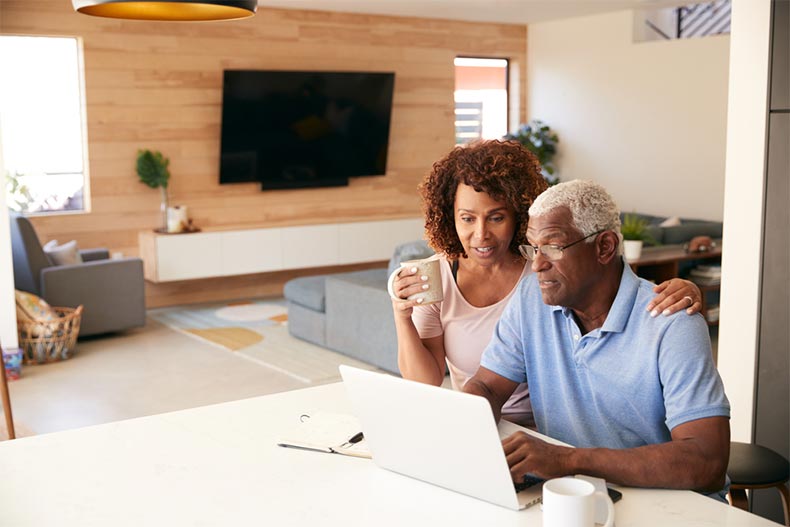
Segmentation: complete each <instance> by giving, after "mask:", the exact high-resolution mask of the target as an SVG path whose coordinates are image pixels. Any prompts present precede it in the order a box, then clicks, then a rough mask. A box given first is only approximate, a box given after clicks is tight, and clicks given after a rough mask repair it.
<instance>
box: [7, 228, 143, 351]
mask: <svg viewBox="0 0 790 527" xmlns="http://www.w3.org/2000/svg"><path fill="white" fill-rule="evenodd" d="M10 219H11V253H12V256H13V260H14V287H15V288H16V289H19V290H20V291H26V292H28V293H33V294H34V295H36V296H39V297H41V298H43V299H44V300H45V301H46V302H47V303H48V304H49V305H51V306H60V307H77V306H79V305H82V306H83V312H82V323H81V324H80V333H79V336H80V337H85V336H90V335H97V334H101V333H109V332H113V331H121V330H124V329H130V328H134V327H139V326H143V325H145V281H144V278H143V261H142V260H141V259H140V258H121V259H118V260H113V259H110V254H109V251H107V249H89V250H83V251H80V256H81V257H82V260H83V263H80V264H75V265H54V264H53V263H52V262H51V261H50V259H49V257H48V256H47V254H46V253H45V252H44V249H43V248H42V247H41V242H39V240H38V236H37V235H36V231H35V229H34V228H33V224H32V223H30V220H28V219H27V218H26V217H24V216H21V215H19V214H16V213H13V212H12V213H11V218H10Z"/></svg>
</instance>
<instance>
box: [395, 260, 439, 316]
mask: <svg viewBox="0 0 790 527" xmlns="http://www.w3.org/2000/svg"><path fill="white" fill-rule="evenodd" d="M441 263H442V262H441V260H440V259H439V257H438V256H437V255H433V256H431V257H430V258H425V259H424V260H408V261H405V262H401V263H400V267H399V268H398V269H395V271H393V272H392V274H391V275H390V277H389V279H388V280H387V291H388V292H389V294H390V297H391V298H392V299H393V300H395V301H397V302H406V301H409V300H417V299H419V298H422V302H420V305H421V306H426V305H428V304H435V303H436V302H441V301H442V299H443V298H444V295H443V294H442V272H441V268H440V265H441ZM414 267H416V268H417V272H416V273H414V276H426V277H427V278H428V279H427V280H425V281H424V282H422V283H423V284H427V285H428V289H426V290H425V291H419V292H417V293H414V294H412V295H409V297H408V298H398V297H397V296H395V292H394V291H393V290H392V286H393V282H394V281H395V279H396V278H397V277H398V274H399V273H400V272H402V271H404V270H408V269H412V268H414ZM407 272H408V271H407ZM404 276H407V275H404Z"/></svg>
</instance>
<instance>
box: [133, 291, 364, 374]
mask: <svg viewBox="0 0 790 527" xmlns="http://www.w3.org/2000/svg"><path fill="white" fill-rule="evenodd" d="M148 316H150V317H151V318H153V319H154V320H156V321H158V322H161V323H162V324H164V325H166V326H168V327H170V328H172V329H174V330H176V331H179V332H181V333H183V334H185V335H189V336H190V337H193V338H196V339H200V340H201V341H203V342H207V343H210V344H212V345H213V346H214V347H215V348H217V349H221V350H224V351H226V352H230V353H233V354H234V355H235V356H237V357H239V358H240V359H244V360H249V361H252V362H255V363H257V364H260V365H262V366H265V367H267V368H271V369H273V370H276V371H278V372H280V373H284V374H286V375H288V376H290V377H292V378H294V379H297V380H299V381H301V382H304V383H305V384H319V383H322V382H329V381H333V380H336V379H337V378H338V369H337V368H338V366H339V365H340V364H350V365H354V366H358V367H366V366H365V365H364V364H363V363H361V362H359V361H355V360H354V359H350V358H348V357H345V356H343V355H341V354H339V353H335V352H333V351H330V350H328V349H325V348H322V347H320V346H315V345H313V344H310V343H309V342H305V341H303V340H299V339H297V338H294V337H292V336H291V335H290V334H289V333H288V310H287V308H286V303H285V300H273V301H247V302H234V303H224V304H211V305H199V306H179V307H167V308H159V309H152V310H149V311H148Z"/></svg>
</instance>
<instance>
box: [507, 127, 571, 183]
mask: <svg viewBox="0 0 790 527" xmlns="http://www.w3.org/2000/svg"><path fill="white" fill-rule="evenodd" d="M504 138H505V139H509V140H511V141H513V140H515V141H518V142H519V143H521V144H522V145H524V146H525V147H526V148H527V150H529V151H530V152H532V153H533V154H535V156H537V158H538V161H539V162H540V166H541V167H542V169H543V170H542V175H543V179H545V180H546V183H548V184H549V185H556V184H557V183H559V182H560V178H559V177H558V176H557V175H555V174H554V173H555V172H556V171H557V168H556V167H555V166H554V161H553V159H554V155H555V154H556V153H557V143H559V142H560V139H559V137H557V134H556V133H554V132H553V131H552V130H551V128H550V127H549V125H547V124H545V123H544V122H543V121H540V120H538V119H533V120H532V121H530V122H529V123H527V124H522V125H521V126H519V127H518V130H516V132H515V133H512V134H507V135H506V136H505V137H504Z"/></svg>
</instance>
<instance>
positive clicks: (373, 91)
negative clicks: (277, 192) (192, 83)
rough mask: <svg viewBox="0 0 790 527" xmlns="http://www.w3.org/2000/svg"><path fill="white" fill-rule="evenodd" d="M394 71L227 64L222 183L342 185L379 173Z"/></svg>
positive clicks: (265, 186) (271, 186)
mask: <svg viewBox="0 0 790 527" xmlns="http://www.w3.org/2000/svg"><path fill="white" fill-rule="evenodd" d="M394 81H395V74H394V73H363V72H322V71H250V70H226V71H225V74H224V82H223V90H222V137H221V146H220V183H238V182H260V183H261V187H262V188H263V189H264V190H265V189H282V188H302V187H326V186H336V185H347V184H348V178H349V177H358V176H376V175H384V174H385V172H386V167H387V147H388V144H389V131H390V116H391V114H392V92H393V85H394Z"/></svg>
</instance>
